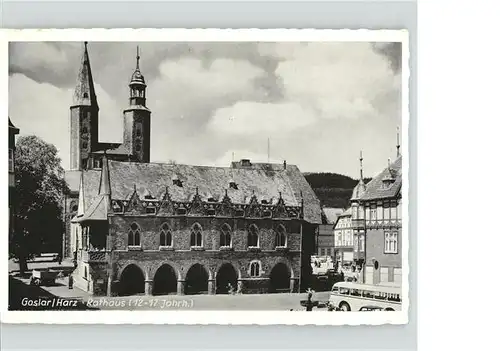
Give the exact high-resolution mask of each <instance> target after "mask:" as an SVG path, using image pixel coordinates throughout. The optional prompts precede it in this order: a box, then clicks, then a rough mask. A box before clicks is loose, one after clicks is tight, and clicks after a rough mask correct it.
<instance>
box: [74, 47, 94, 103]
mask: <svg viewBox="0 0 500 351" xmlns="http://www.w3.org/2000/svg"><path fill="white" fill-rule="evenodd" d="M73 105H74V106H81V105H84V106H96V107H98V104H97V97H96V94H95V88H94V80H93V78H92V70H91V69H90V59H89V52H88V49H87V42H85V43H84V50H83V55H82V64H81V66H80V70H79V72H78V79H77V81H76V88H75V93H74V95H73Z"/></svg>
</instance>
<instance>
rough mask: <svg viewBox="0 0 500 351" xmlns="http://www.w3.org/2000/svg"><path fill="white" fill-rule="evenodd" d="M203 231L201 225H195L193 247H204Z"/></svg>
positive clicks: (192, 231)
mask: <svg viewBox="0 0 500 351" xmlns="http://www.w3.org/2000/svg"><path fill="white" fill-rule="evenodd" d="M201 231H202V229H201V225H199V224H198V223H195V224H194V225H193V227H192V228H191V246H203V240H202V235H201Z"/></svg>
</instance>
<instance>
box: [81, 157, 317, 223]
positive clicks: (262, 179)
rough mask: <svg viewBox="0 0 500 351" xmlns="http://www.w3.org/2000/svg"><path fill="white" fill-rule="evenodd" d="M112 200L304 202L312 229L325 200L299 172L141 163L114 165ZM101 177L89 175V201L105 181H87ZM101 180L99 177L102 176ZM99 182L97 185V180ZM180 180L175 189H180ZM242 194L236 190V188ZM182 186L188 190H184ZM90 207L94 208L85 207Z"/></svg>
mask: <svg viewBox="0 0 500 351" xmlns="http://www.w3.org/2000/svg"><path fill="white" fill-rule="evenodd" d="M108 163H109V174H110V184H111V198H112V199H117V200H128V199H129V198H130V197H131V195H132V194H133V193H134V192H137V194H138V196H139V198H141V199H145V197H146V195H153V196H154V197H155V198H156V199H162V198H163V196H164V195H165V192H166V189H167V187H168V192H169V196H170V198H171V199H172V200H173V201H178V202H190V201H192V199H193V198H194V196H195V195H196V193H198V195H199V196H200V198H201V200H202V201H208V199H210V198H211V199H213V200H215V201H221V200H222V198H223V197H224V196H225V194H226V191H227V195H228V197H229V198H230V200H231V201H232V202H233V203H239V204H248V203H249V202H250V199H251V198H252V196H254V195H255V196H256V198H257V200H258V201H259V202H261V201H262V200H267V201H269V203H270V204H276V203H277V202H278V200H279V197H280V193H281V198H282V199H283V201H284V202H285V204H286V205H287V206H301V205H302V198H303V199H304V219H305V220H306V221H308V222H310V223H317V224H319V223H321V208H320V204H319V200H318V199H317V197H316V195H315V194H314V192H313V191H312V189H311V187H310V186H309V183H307V181H306V180H305V178H304V177H303V175H302V174H301V173H300V171H299V169H298V168H297V167H296V166H293V165H289V166H287V169H286V170H284V169H283V166H281V169H279V168H278V167H276V168H274V169H273V168H272V167H271V168H268V169H265V170H264V169H258V168H245V169H237V168H229V167H205V166H190V165H178V164H164V163H135V162H119V161H112V160H109V161H108ZM93 172H96V171H85V172H84V178H83V179H84V184H85V197H86V198H87V197H90V196H91V195H89V190H90V189H89V188H92V191H93V194H94V201H95V199H96V198H97V194H96V193H97V191H98V188H99V178H100V177H99V175H97V176H94V175H91V176H87V173H89V174H92V173H93ZM96 173H98V174H99V172H96ZM94 178H95V179H94ZM174 179H176V180H175V183H176V184H174ZM231 181H233V182H234V183H235V184H236V189H234V188H232V187H230V182H231ZM179 185H182V186H179ZM85 203H86V206H87V204H88V203H89V202H88V201H87V200H86V201H85Z"/></svg>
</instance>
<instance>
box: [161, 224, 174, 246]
mask: <svg viewBox="0 0 500 351" xmlns="http://www.w3.org/2000/svg"><path fill="white" fill-rule="evenodd" d="M160 246H172V232H171V231H170V227H169V226H168V224H167V223H163V225H162V226H161V229H160Z"/></svg>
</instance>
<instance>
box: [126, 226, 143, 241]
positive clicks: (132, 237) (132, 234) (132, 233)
mask: <svg viewBox="0 0 500 351" xmlns="http://www.w3.org/2000/svg"><path fill="white" fill-rule="evenodd" d="M140 245H141V228H139V226H138V225H137V224H136V223H132V224H131V225H130V229H129V231H128V246H140Z"/></svg>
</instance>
